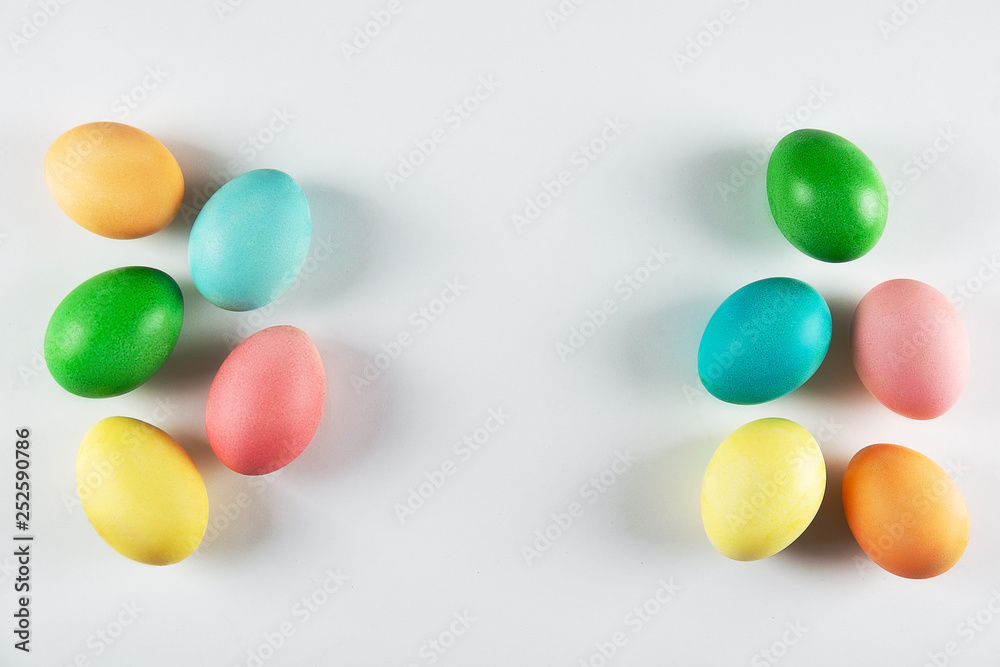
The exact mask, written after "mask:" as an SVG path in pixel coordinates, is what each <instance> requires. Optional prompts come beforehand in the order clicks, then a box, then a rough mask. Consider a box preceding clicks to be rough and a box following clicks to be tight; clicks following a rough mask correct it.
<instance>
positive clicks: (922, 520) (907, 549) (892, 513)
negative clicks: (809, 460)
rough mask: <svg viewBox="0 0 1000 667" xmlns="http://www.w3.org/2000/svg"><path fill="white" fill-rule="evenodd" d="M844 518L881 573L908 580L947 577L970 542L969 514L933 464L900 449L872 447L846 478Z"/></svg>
mask: <svg viewBox="0 0 1000 667" xmlns="http://www.w3.org/2000/svg"><path fill="white" fill-rule="evenodd" d="M843 494H844V515H845V516H846V517H847V525H848V526H850V528H851V532H852V533H854V537H855V539H856V540H857V541H858V544H859V545H861V548H862V549H863V550H864V552H865V553H866V554H868V557H869V558H871V559H872V560H873V561H875V563H876V564H878V565H879V566H880V567H881V568H883V569H885V570H887V571H889V572H891V573H893V574H895V575H898V576H900V577H906V578H908V579H926V578H928V577H936V576H937V575H939V574H941V573H943V572H947V571H948V570H949V569H951V567H952V566H953V565H954V564H955V563H957V562H958V559H959V558H961V557H962V554H963V553H964V552H965V546H966V544H968V542H969V509H968V507H967V506H966V504H965V499H964V498H963V497H962V492H961V491H959V489H958V486H957V485H956V484H955V482H954V481H953V480H952V479H951V477H949V476H948V474H947V473H946V472H945V471H944V470H942V469H941V467H940V466H938V465H937V464H936V463H934V461H932V460H931V459H929V458H927V457H926V456H924V455H923V454H921V453H919V452H915V451H913V450H912V449H909V448H907V447H902V446H900V445H888V444H880V445H870V446H868V447H865V448H864V449H862V450H861V451H860V452H858V453H857V454H855V455H854V458H852V459H851V461H850V463H848V464H847V470H846V471H845V472H844V485H843Z"/></svg>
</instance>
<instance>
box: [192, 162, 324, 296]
mask: <svg viewBox="0 0 1000 667" xmlns="http://www.w3.org/2000/svg"><path fill="white" fill-rule="evenodd" d="M311 236H312V220H311V218H310V215H309V202H307V201H306V195H305V193H304V192H302V188H300V187H299V185H298V183H296V182H295V179H293V178H292V177H291V176H289V175H288V174H286V173H284V172H283V171H278V170H276V169H256V170H254V171H248V172H246V173H245V174H241V175H239V176H237V177H236V178H234V179H233V180H231V181H229V182H228V183H226V184H225V185H223V186H222V187H221V188H219V190H218V192H216V193H215V194H214V195H212V197H211V198H210V199H209V200H208V202H206V203H205V206H204V207H203V208H202V209H201V212H200V213H199V214H198V217H197V218H196V219H195V221H194V226H193V227H192V228H191V237H190V239H189V240H188V260H189V262H190V263H191V279H192V280H193V281H194V285H195V287H197V288H198V291H199V292H201V294H202V296H204V297H205V298H206V299H208V300H209V301H211V302H212V303H214V304H215V305H216V306H219V307H220V308H225V309H226V310H253V309H255V308H260V307H262V306H266V305H267V304H269V303H271V302H272V301H274V300H275V299H277V298H278V297H279V296H281V294H282V293H283V292H284V291H285V290H286V289H288V287H289V286H290V285H291V284H292V283H293V282H295V278H296V277H297V276H298V275H299V270H300V269H301V268H302V264H303V263H304V262H305V260H306V254H307V253H308V252H309V241H310V238H311Z"/></svg>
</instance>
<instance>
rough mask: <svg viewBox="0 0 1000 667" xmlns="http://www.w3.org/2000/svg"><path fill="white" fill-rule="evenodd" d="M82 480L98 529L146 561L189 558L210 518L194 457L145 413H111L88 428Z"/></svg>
mask: <svg viewBox="0 0 1000 667" xmlns="http://www.w3.org/2000/svg"><path fill="white" fill-rule="evenodd" d="M76 488H77V492H78V493H79V494H80V502H81V504H82V505H83V510H84V512H86V513H87V518H88V519H89V520H90V523H91V525H93V526H94V529H95V530H96V531H97V533H98V535H100V536H101V537H102V538H103V539H104V541H105V542H107V543H108V544H109V545H111V547H112V548H113V549H114V550H115V551H117V552H118V553H120V554H122V555H123V556H128V557H129V558H131V559H132V560H137V561H139V562H140V563H148V564H149V565H169V564H171V563H176V562H178V561H180V560H184V559H185V558H187V557H188V556H190V555H191V553H192V552H193V551H194V550H195V549H196V548H197V547H198V544H200V543H201V538H202V537H203V536H204V535H205V528H206V527H207V526H208V493H207V492H206V491H205V483H204V482H203V481H202V479H201V474H199V472H198V469H197V468H196V467H195V465H194V462H192V461H191V457H190V456H188V454H187V452H186V451H184V449H183V448H182V447H181V446H180V445H179V444H177V441H176V440H174V439H173V438H171V437H170V436H169V435H167V434H166V433H164V432H163V431H161V430H160V429H158V428H156V427H155V426H151V425H150V424H147V423H145V422H141V421H139V420H138V419H130V418H129V417H108V418H107V419H102V420H101V421H99V422H97V424H95V425H94V426H93V427H92V428H91V429H90V430H89V431H87V434H86V435H85V436H84V437H83V443H81V445H80V451H79V453H78V454H77V457H76Z"/></svg>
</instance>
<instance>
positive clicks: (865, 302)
mask: <svg viewBox="0 0 1000 667" xmlns="http://www.w3.org/2000/svg"><path fill="white" fill-rule="evenodd" d="M851 345H852V350H853V355H854V367H855V368H856V369H857V371H858V376H859V377H860V378H861V381H862V382H863V383H864V385H865V386H866V387H867V388H868V391H870V392H871V393H872V395H873V396H875V398H877V399H878V400H879V402H881V403H882V404H883V405H884V406H886V407H887V408H889V409H890V410H892V411H894V412H897V413H899V414H901V415H903V416H905V417H910V418H912V419H933V418H934V417H938V416H940V415H942V414H944V413H945V412H947V411H948V410H949V409H950V408H951V406H952V405H954V404H955V401H957V400H958V397H959V395H961V393H962V389H963V388H964V387H965V381H966V379H967V378H968V377H969V363H970V360H969V337H968V334H967V333H966V331H965V325H964V324H963V323H962V318H961V317H960V316H959V314H958V311H957V310H956V309H955V307H954V306H953V305H952V303H951V302H950V301H949V300H948V298H947V297H946V296H945V295H944V294H941V292H939V291H937V290H936V289H934V288H933V287H931V286H930V285H927V284H925V283H922V282H920V281H918V280H910V279H906V278H901V279H897V280H888V281H886V282H884V283H881V284H879V285H876V286H875V287H873V288H872V289H871V291H869V292H868V294H866V295H865V296H864V298H862V299H861V302H860V303H859V304H858V307H857V309H856V310H855V311H854V322H853V324H852V328H851Z"/></svg>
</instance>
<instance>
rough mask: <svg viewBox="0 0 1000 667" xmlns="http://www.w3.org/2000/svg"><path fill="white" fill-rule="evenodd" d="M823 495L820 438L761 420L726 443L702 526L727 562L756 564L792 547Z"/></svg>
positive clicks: (704, 500) (714, 467)
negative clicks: (737, 561)
mask: <svg viewBox="0 0 1000 667" xmlns="http://www.w3.org/2000/svg"><path fill="white" fill-rule="evenodd" d="M825 492H826V464H825V462H824V461H823V453H822V452H821V451H820V448H819V445H818V444H816V440H815V438H813V437H812V435H810V434H809V432H808V431H807V430H805V429H804V428H802V427H801V426H799V425H798V424H796V423H795V422H793V421H789V420H787V419H776V418H769V419H758V420H757V421H752V422H750V423H749V424H745V425H743V426H741V427H740V428H738V429H736V430H735V431H733V432H732V433H730V434H729V436H728V437H727V438H726V439H725V440H723V441H722V444H720V445H719V447H718V449H716V450H715V454H713V455H712V459H711V460H710V461H709V462H708V468H707V469H706V470H705V478H704V480H703V482H702V486H701V519H702V523H703V524H704V525H705V532H706V533H707V534H708V539H709V540H710V541H711V542H712V545H713V546H715V548H716V549H718V550H719V551H720V552H721V553H722V554H723V555H725V556H728V557H729V558H732V559H734V560H759V559H761V558H767V557H768V556H771V555H774V554H776V553H778V552H779V551H781V550H782V549H784V548H785V547H787V546H788V545H789V544H791V543H792V542H794V541H795V539H796V538H798V536H799V535H801V534H802V532H803V531H804V530H805V529H806V528H807V527H808V526H809V524H810V523H811V522H812V520H813V517H815V516H816V512H817V511H818V510H819V506H820V503H821V502H822V501H823V495H824V493H825Z"/></svg>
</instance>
